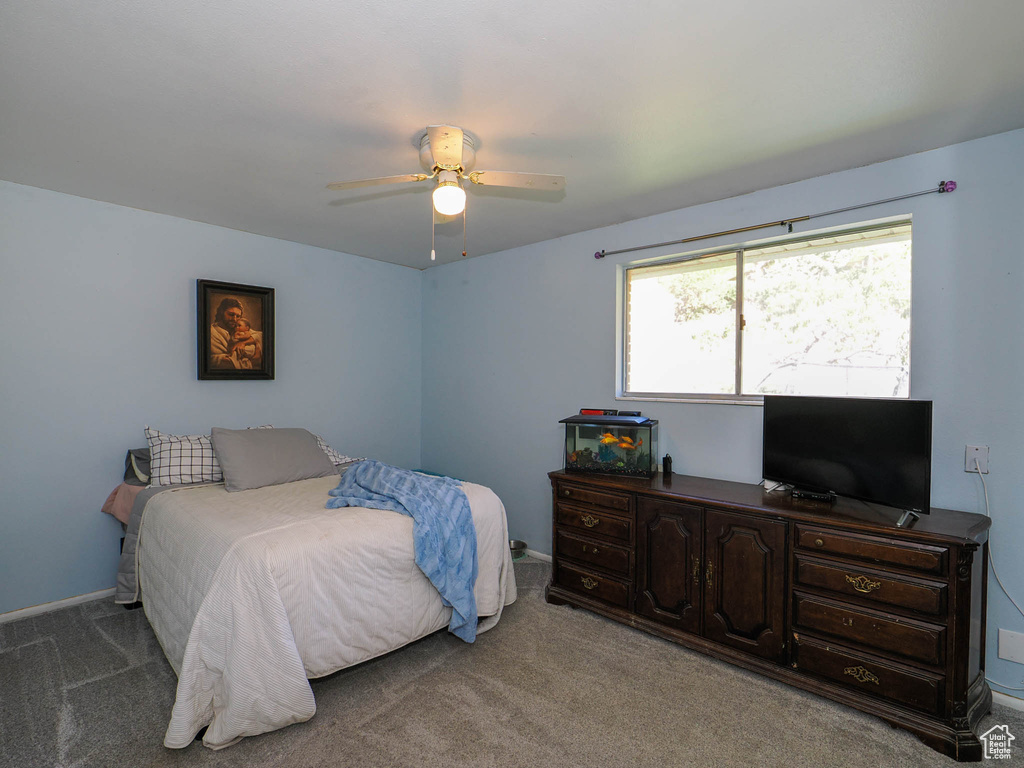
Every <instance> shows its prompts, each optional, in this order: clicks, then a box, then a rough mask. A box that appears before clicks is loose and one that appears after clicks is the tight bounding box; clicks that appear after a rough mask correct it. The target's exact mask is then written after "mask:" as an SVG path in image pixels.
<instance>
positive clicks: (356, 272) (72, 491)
mask: <svg viewBox="0 0 1024 768" xmlns="http://www.w3.org/2000/svg"><path fill="white" fill-rule="evenodd" d="M197 278H208V279H214V280H225V281H230V282H241V283H247V284H252V285H264V286H271V287H273V288H275V289H276V304H277V336H276V339H277V350H278V351H277V365H276V368H277V377H276V379H275V380H274V381H244V382H223V381H197V380H196V307H195V303H196V299H195V294H196V279H197ZM420 281H421V275H420V273H419V272H418V271H416V270H412V269H408V268H405V267H397V266H394V265H390V264H384V263H381V262H376V261H371V260H368V259H363V258H359V257H356V256H349V255H345V254H339V253H335V252H332V251H326V250H322V249H318V248H312V247H309V246H303V245H297V244H295V243H288V242H283V241H280V240H273V239H270V238H266V237H260V236H256V235H250V234H246V233H242V232H236V231H232V230H227V229H221V228H218V227H212V226H207V225H204V224H198V223H195V222H190V221H184V220H181V219H175V218H172V217H169V216H162V215H158V214H153V213H146V212H143V211H137V210H133V209H129V208H122V207H118V206H114V205H107V204H105V203H98V202H94V201H90V200H84V199H82V198H77V197H71V196H68V195H62V194H58V193H55V192H47V191H44V190H40V189H35V188H32V187H25V186H19V185H16V184H10V183H6V182H0V329H2V333H0V489H2V490H0V613H3V612H5V611H10V610H15V609H18V608H23V607H26V606H30V605H35V604H39V603H45V602H50V601H53V600H59V599H63V598H66V597H70V596H74V595H80V594H87V593H89V592H93V591H97V590H101V589H107V588H109V587H111V586H113V583H114V574H115V572H116V567H117V565H116V560H117V551H118V541H119V539H120V536H121V527H120V525H119V524H118V523H117V522H116V521H115V520H114V519H113V518H111V517H109V516H108V515H105V514H102V513H101V512H100V511H99V508H100V506H101V505H102V503H103V501H104V499H105V498H106V496H107V494H108V493H109V492H110V490H111V489H112V488H113V487H114V486H115V485H116V484H117V482H118V481H119V480H120V478H121V473H122V471H123V460H124V453H125V450H126V449H128V448H131V447H135V446H140V445H145V439H144V436H143V432H142V430H143V426H144V425H146V424H149V425H152V426H153V427H156V428H157V429H160V430H162V431H167V432H171V433H178V434H180V433H197V432H198V433H209V431H210V427H211V426H215V425H216V426H225V427H244V426H248V425H255V424H264V423H270V424H274V425H275V426H282V427H284V426H300V427H306V428H308V429H310V430H313V431H319V432H320V434H322V435H323V436H324V438H325V439H326V440H327V441H328V443H330V444H331V445H332V446H334V447H335V448H337V449H338V450H339V451H342V452H343V453H347V454H349V455H366V456H373V457H375V458H379V459H382V460H384V461H389V462H392V463H395V464H399V465H402V466H417V465H418V464H419V461H420V434H419V429H420V391H421V387H420V370H421V361H420V344H421V341H420V321H421V307H420Z"/></svg>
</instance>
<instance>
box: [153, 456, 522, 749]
mask: <svg viewBox="0 0 1024 768" xmlns="http://www.w3.org/2000/svg"><path fill="white" fill-rule="evenodd" d="M337 482H338V478H337V477H336V476H332V477H328V478H319V479H315V480H303V481H300V482H296V483H287V484H285V485H277V486H270V487H267V488H260V489H256V490H251V491H242V492H238V493H227V492H226V491H225V490H224V487H223V486H222V485H209V486H199V487H192V488H181V489H177V490H174V491H169V492H164V493H160V494H157V495H156V496H154V497H153V499H152V500H150V502H149V504H148V505H147V506H146V510H145V515H144V517H143V520H142V528H141V532H140V538H139V542H140V544H139V546H140V550H139V560H138V562H139V579H140V584H141V587H142V595H143V604H144V606H145V611H146V616H147V617H148V618H149V621H150V624H152V626H153V630H154V631H155V633H156V636H157V638H158V639H159V641H160V644H161V645H162V646H163V649H164V653H165V654H166V655H167V658H168V660H169V661H170V663H171V666H172V667H174V671H175V672H177V673H178V691H177V699H176V701H175V703H174V708H173V710H172V713H171V722H170V724H169V725H168V727H167V734H166V737H165V739H164V744H165V745H166V746H168V747H175V748H180V747H185V746H188V745H189V744H190V743H191V742H192V740H193V738H194V736H195V734H196V733H197V732H198V731H199V730H200V729H201V728H202V727H203V726H205V725H209V728H208V730H207V731H206V735H205V736H204V738H203V743H204V744H206V746H208V747H213V748H220V747H226V746H228V745H230V744H233V743H235V742H236V741H238V740H239V739H241V738H242V737H244V736H253V735H255V734H258V733H264V732H266V731H271V730H275V729H277V728H282V727H284V726H286V725H290V724H291V723H297V722H302V721H303V720H308V719H309V718H310V717H312V716H313V714H314V713H315V712H316V702H315V701H314V700H313V691H312V690H311V688H310V686H309V682H308V680H307V678H315V677H320V676H322V675H327V674H330V673H331V672H335V671H337V670H339V669H342V668H343V667H347V666H350V665H352V664H357V663H359V662H361V661H366V660H368V659H372V658H374V657H376V656H379V655H381V654H384V653H387V652H389V651H392V650H395V649H396V648H400V647H402V646H404V645H406V644H408V643H410V642H412V641H414V640H417V639H419V638H421V637H424V636H426V635H428V634H430V633H431V632H434V631H436V630H438V629H441V628H443V627H446V626H447V625H448V621H449V618H450V616H451V608H450V607H448V608H446V607H445V606H443V605H442V604H441V597H440V595H439V594H438V592H437V590H435V589H434V587H433V586H432V585H431V584H430V582H429V581H428V580H427V578H426V577H425V576H424V575H423V574H422V572H421V571H420V570H419V568H418V567H417V566H416V563H415V560H414V553H413V535H412V527H413V521H412V518H410V517H406V516H405V515H401V514H399V513H396V512H387V511H381V510H372V509H364V508H358V507H357V508H344V509H331V510H329V509H325V508H324V505H325V504H326V502H327V498H328V494H327V492H328V491H329V490H330V489H331V488H333V487H334V486H336V485H337ZM463 487H464V490H465V492H466V496H467V498H468V499H469V503H470V506H471V509H472V512H473V523H474V525H475V527H476V534H477V557H478V561H479V576H478V578H477V582H476V587H475V595H476V603H477V611H478V614H479V615H480V616H481V617H485V616H486V617H489V618H486V619H481V622H480V626H479V629H478V632H483V631H486V630H487V629H489V628H490V627H492V626H494V624H496V623H497V621H498V618H499V617H500V615H501V610H502V608H503V606H505V605H508V604H510V603H512V602H513V601H514V600H515V599H516V585H515V576H514V575H513V570H512V560H511V557H510V554H509V549H508V526H507V521H506V519H505V508H504V506H503V505H502V503H501V501H500V500H499V499H498V497H497V496H496V495H495V494H494V493H493V491H491V490H490V489H488V488H485V487H483V486H480V485H474V484H473V483H465V484H464V486H463Z"/></svg>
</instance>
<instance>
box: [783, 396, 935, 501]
mask: <svg viewBox="0 0 1024 768" xmlns="http://www.w3.org/2000/svg"><path fill="white" fill-rule="evenodd" d="M931 459H932V403H931V401H930V400H875V399H867V398H853V397H797V396H786V395H765V398H764V473H763V476H764V478H765V479H766V480H774V481H776V482H781V483H787V484H790V485H792V486H793V487H794V489H799V490H806V491H811V492H816V493H834V494H837V495H839V496H850V497H852V498H855V499H862V500H864V501H871V502H875V503H878V504H885V505H887V506H891V507H899V508H900V509H904V510H913V511H914V512H919V513H927V512H928V511H929V504H930V491H931V465H932V460H931Z"/></svg>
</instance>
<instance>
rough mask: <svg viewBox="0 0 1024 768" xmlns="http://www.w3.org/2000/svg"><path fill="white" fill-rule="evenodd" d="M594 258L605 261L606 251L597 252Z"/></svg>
mask: <svg viewBox="0 0 1024 768" xmlns="http://www.w3.org/2000/svg"><path fill="white" fill-rule="evenodd" d="M594 258H595V259H603V258H604V251H597V252H596V253H595V254H594Z"/></svg>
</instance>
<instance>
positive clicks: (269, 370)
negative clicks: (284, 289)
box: [196, 280, 275, 380]
mask: <svg viewBox="0 0 1024 768" xmlns="http://www.w3.org/2000/svg"><path fill="white" fill-rule="evenodd" d="M196 314H197V315H198V323H197V325H198V330H197V333H198V338H197V345H196V347H197V349H198V356H199V359H198V368H197V371H198V378H199V379H227V380H245V379H273V378H274V351H275V350H274V289H273V288H262V287H259V286H255V285H243V284H241V283H222V282H217V281H215V280H197V281H196Z"/></svg>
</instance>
